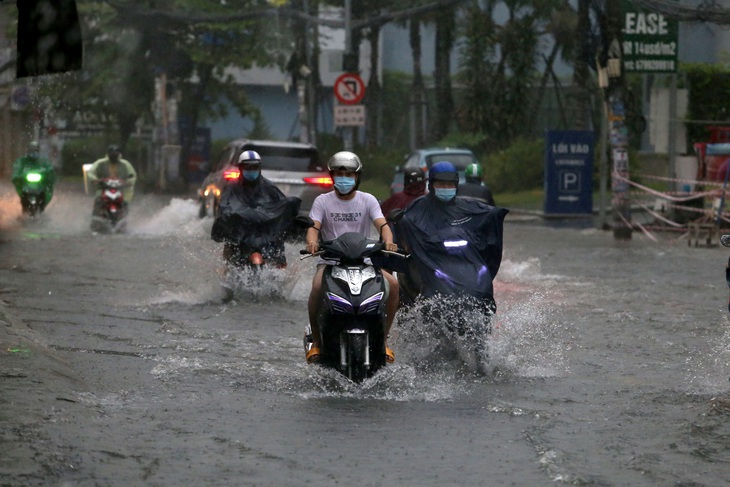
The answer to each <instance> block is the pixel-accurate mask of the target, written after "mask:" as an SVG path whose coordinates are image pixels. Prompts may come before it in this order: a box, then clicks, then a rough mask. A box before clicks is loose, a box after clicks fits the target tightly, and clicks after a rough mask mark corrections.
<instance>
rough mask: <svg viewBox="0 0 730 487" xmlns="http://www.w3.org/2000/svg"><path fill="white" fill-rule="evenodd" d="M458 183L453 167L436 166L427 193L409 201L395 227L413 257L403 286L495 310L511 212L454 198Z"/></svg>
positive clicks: (446, 164) (397, 238)
mask: <svg viewBox="0 0 730 487" xmlns="http://www.w3.org/2000/svg"><path fill="white" fill-rule="evenodd" d="M458 184H459V177H458V172H457V170H456V168H455V167H454V165H453V164H451V163H450V162H445V161H443V162H438V163H436V164H434V165H433V166H432V167H431V169H430V171H429V193H428V195H427V196H426V197H424V198H420V199H417V200H416V201H414V202H413V203H411V205H410V206H408V208H406V210H405V212H404V213H403V217H402V218H401V219H400V221H398V222H397V223H396V225H395V232H396V241H397V242H398V244H399V245H400V246H402V247H404V248H405V249H406V251H407V252H408V253H410V254H411V258H410V259H409V264H408V268H407V273H406V274H407V277H408V279H407V280H409V281H411V282H410V283H406V285H404V286H403V288H404V289H406V290H408V288H409V287H412V288H413V289H411V291H416V293H417V294H420V295H422V296H424V297H431V296H434V295H437V294H442V295H448V296H454V295H467V296H473V297H475V298H477V299H478V300H480V301H481V302H483V303H484V304H485V305H486V306H487V307H488V308H489V309H491V310H492V311H494V310H495V309H496V306H495V304H494V291H493V287H492V280H493V279H494V278H495V277H496V275H497V272H498V271H499V267H500V264H501V262H502V233H503V223H504V218H505V216H506V215H507V212H508V211H509V210H507V209H505V208H498V207H495V206H491V205H488V204H486V203H484V202H482V201H479V200H475V199H471V198H462V197H457V196H456V189H457V186H458ZM396 270H398V269H397V268H396ZM399 274H400V273H399ZM407 284H410V286H409V285H407ZM411 297H415V296H411Z"/></svg>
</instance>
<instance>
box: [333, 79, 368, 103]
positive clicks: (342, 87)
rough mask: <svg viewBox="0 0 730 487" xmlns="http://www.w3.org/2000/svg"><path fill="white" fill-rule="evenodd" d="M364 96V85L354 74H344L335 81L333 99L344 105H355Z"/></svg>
mask: <svg viewBox="0 0 730 487" xmlns="http://www.w3.org/2000/svg"><path fill="white" fill-rule="evenodd" d="M364 96H365V83H363V82H362V78H360V76H358V75H357V74H355V73H345V74H342V75H340V76H339V77H338V78H337V79H336V80H335V97H337V99H338V100H339V101H340V103H342V104H345V105H357V104H358V103H360V101H362V99H363V97H364Z"/></svg>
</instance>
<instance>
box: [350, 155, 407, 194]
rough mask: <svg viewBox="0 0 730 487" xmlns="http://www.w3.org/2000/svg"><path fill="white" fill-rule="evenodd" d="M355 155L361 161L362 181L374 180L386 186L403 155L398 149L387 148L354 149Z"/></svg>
mask: <svg viewBox="0 0 730 487" xmlns="http://www.w3.org/2000/svg"><path fill="white" fill-rule="evenodd" d="M358 150H359V152H358ZM355 153H356V154H357V155H358V156H360V160H361V161H362V165H363V169H362V171H363V180H374V181H379V182H381V183H386V184H388V185H390V182H391V181H392V180H393V174H394V172H395V167H396V166H398V165H400V164H401V163H402V162H403V155H404V154H405V153H404V152H403V151H401V150H400V149H388V148H376V149H373V150H367V149H365V148H359V149H358V148H356V150H355Z"/></svg>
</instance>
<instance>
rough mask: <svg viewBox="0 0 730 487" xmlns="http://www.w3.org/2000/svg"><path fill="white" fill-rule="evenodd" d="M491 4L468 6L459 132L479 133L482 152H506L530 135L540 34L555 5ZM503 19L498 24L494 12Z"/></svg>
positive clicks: (549, 2)
mask: <svg viewBox="0 0 730 487" xmlns="http://www.w3.org/2000/svg"><path fill="white" fill-rule="evenodd" d="M526 3H528V2H520V1H496V2H478V3H474V4H472V6H471V7H470V8H469V9H468V14H467V16H466V20H465V23H464V43H463V48H462V51H461V55H460V69H461V70H460V72H459V80H460V81H461V83H462V84H463V85H464V87H465V89H464V92H463V95H462V99H461V100H460V104H459V105H460V108H459V110H458V111H459V114H460V115H459V120H460V123H461V128H462V130H464V131H466V132H473V133H481V134H484V135H485V136H484V141H485V142H484V144H483V146H482V148H483V149H485V150H486V149H488V148H490V147H493V148H498V149H499V148H505V147H506V146H508V145H509V144H510V143H511V141H512V140H514V139H515V138H516V137H519V136H522V135H524V134H526V133H529V130H530V129H531V128H532V124H531V123H530V120H531V119H532V117H533V115H534V114H532V113H530V109H531V103H530V100H531V93H532V92H533V87H534V86H535V84H536V81H537V79H538V76H539V72H538V70H537V68H536V60H537V55H538V52H539V47H540V42H539V41H540V33H541V32H543V31H544V29H545V28H546V26H547V25H548V24H550V22H552V21H553V15H554V12H555V8H556V7H558V6H559V4H560V2H556V1H551V0H548V1H542V2H529V3H530V5H529V6H528V5H525V4H526ZM504 9H507V11H508V14H507V17H508V20H506V21H504V22H502V23H498V22H496V21H495V19H497V18H500V17H503V16H501V15H497V12H498V11H499V10H504Z"/></svg>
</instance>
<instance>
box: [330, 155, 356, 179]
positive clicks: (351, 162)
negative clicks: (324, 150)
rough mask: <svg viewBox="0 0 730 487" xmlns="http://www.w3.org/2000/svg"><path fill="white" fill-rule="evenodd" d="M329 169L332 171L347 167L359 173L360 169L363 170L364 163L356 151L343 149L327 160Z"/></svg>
mask: <svg viewBox="0 0 730 487" xmlns="http://www.w3.org/2000/svg"><path fill="white" fill-rule="evenodd" d="M327 169H329V170H330V171H336V170H337V169H346V170H348V171H355V172H356V173H358V174H359V173H360V171H362V163H361V162H360V158H359V157H357V155H356V154H355V153H353V152H349V151H341V152H338V153H337V154H335V155H333V156H332V157H330V160H329V161H328V162H327Z"/></svg>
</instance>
